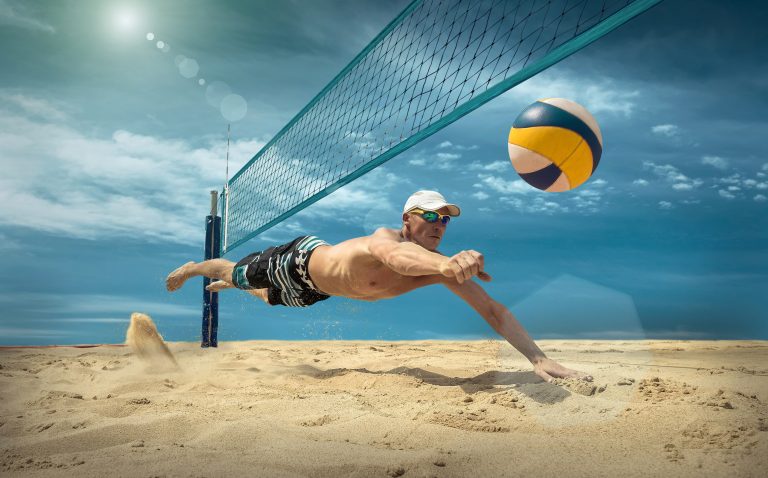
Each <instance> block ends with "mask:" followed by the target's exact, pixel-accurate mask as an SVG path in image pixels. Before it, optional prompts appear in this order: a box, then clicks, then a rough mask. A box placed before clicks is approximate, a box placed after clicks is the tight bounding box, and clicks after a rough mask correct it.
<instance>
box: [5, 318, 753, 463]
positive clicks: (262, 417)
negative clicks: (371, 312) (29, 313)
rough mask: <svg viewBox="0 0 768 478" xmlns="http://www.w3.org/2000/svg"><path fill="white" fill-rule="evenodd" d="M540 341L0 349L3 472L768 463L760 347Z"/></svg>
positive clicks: (745, 343) (721, 343)
mask: <svg viewBox="0 0 768 478" xmlns="http://www.w3.org/2000/svg"><path fill="white" fill-rule="evenodd" d="M155 333H156V330H155ZM149 335H150V336H151V335H152V334H151V333H150V334H149ZM539 343H540V345H541V346H542V348H543V349H544V350H545V351H546V352H547V354H548V355H549V356H550V357H552V358H554V359H556V360H559V361H561V362H562V363H564V364H565V365H568V366H571V367H574V368H577V369H580V370H583V371H586V372H589V373H591V374H592V375H593V376H594V377H595V380H594V382H592V383H585V382H578V381H572V380H562V381H558V383H554V384H550V383H544V382H542V381H541V380H540V379H538V378H537V377H536V376H535V375H534V374H533V373H532V372H531V368H530V366H529V364H527V362H526V361H525V359H524V358H523V357H522V356H520V355H519V354H518V353H517V352H515V351H514V349H512V348H511V347H510V346H509V345H508V344H506V343H502V342H499V341H492V340H486V341H474V342H451V341H413V342H382V341H370V342H368V341H360V342H349V341H308V342H273V341H247V342H229V343H222V344H220V347H219V348H218V349H201V348H200V347H199V346H198V344H195V343H169V344H167V349H168V356H170V357H174V356H175V360H176V361H177V362H178V364H179V366H180V368H169V367H167V366H165V365H167V364H168V363H169V362H168V356H166V354H165V353H164V352H163V351H160V352H156V351H155V352H152V353H151V354H150V356H151V357H155V358H154V359H151V360H149V361H147V360H144V359H141V358H140V357H139V356H138V355H137V354H138V353H140V352H139V349H138V348H136V344H135V343H134V348H133V349H132V348H130V347H107V346H101V347H95V348H87V349H79V348H71V347H62V348H27V349H20V348H16V349H13V348H6V349H0V473H2V475H3V476H63V475H76V476H106V475H119V476H141V477H146V476H225V475H227V476H277V477H279V476H312V477H336V476H359V477H368V476H382V477H387V476H392V477H396V476H405V477H410V476H415V477H430V476H437V477H450V476H476V477H477V476H537V477H540V476H556V477H565V476H622V477H628V476H676V477H687V476H690V477H694V476H695V477H698V476H702V475H705V476H724V477H725V476H729V477H730V476H754V477H758V476H760V477H762V476H765V473H766V470H768V406H767V404H766V402H768V343H766V342H750V341H734V342H726V341H717V342H699V341H695V342H688V341H591V340H589V341H567V340H550V341H540V342H539ZM161 349H162V347H161ZM153 350H154V349H153ZM134 351H136V352H134ZM158 354H159V355H158ZM156 356H160V357H165V358H161V359H160V360H162V361H163V362H160V365H163V366H158V365H157V363H156V362H153V360H156ZM144 358H146V357H144Z"/></svg>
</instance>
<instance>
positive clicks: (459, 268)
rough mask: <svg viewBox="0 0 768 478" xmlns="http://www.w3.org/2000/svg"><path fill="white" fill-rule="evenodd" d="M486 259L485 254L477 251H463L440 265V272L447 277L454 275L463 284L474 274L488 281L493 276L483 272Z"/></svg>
mask: <svg viewBox="0 0 768 478" xmlns="http://www.w3.org/2000/svg"><path fill="white" fill-rule="evenodd" d="M483 269H485V261H484V259H483V255H482V254H480V253H479V252H477V251H461V252H459V253H458V254H456V255H455V256H453V257H451V258H450V259H447V260H446V261H445V262H444V263H443V264H442V265H441V266H440V273H441V274H443V275H444V276H446V277H454V278H456V281H457V282H458V283H459V284H461V283H463V282H464V281H468V280H470V279H471V278H472V277H473V276H477V278H478V279H480V280H483V281H485V282H488V281H490V280H491V276H490V275H488V274H486V273H485V272H483Z"/></svg>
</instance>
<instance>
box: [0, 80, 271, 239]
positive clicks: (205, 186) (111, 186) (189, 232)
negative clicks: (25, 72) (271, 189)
mask: <svg viewBox="0 0 768 478" xmlns="http://www.w3.org/2000/svg"><path fill="white" fill-rule="evenodd" d="M1 99H2V100H5V103H6V104H8V103H12V104H14V105H21V106H22V107H23V109H24V112H23V113H14V112H11V111H9V110H8V109H7V108H3V107H2V103H0V150H2V151H3V154H2V155H1V156H0V167H2V168H3V169H4V170H6V171H13V172H14V173H13V174H12V175H4V176H3V177H1V178H0V225H8V226H15V227H22V228H28V229H34V230H38V231H45V232H48V233H52V234H58V235H63V236H70V237H77V238H84V239H104V238H118V237H131V238H137V239H139V240H143V241H149V242H175V243H182V244H199V243H200V239H201V237H202V235H203V233H204V232H203V228H202V226H201V221H202V218H203V217H205V215H206V214H207V213H208V212H209V211H208V205H209V204H210V203H209V201H208V197H209V191H210V190H212V189H221V186H222V183H223V182H224V178H223V161H222V159H221V158H223V157H224V155H225V150H224V149H225V147H226V146H225V145H224V144H223V143H222V142H220V141H217V142H216V143H210V144H208V145H207V146H204V147H193V146H192V145H191V144H189V143H188V142H186V141H184V140H178V139H165V138H155V137H152V136H145V135H140V134H135V133H132V132H130V131H123V130H118V131H115V132H114V133H113V134H112V136H111V137H106V138H103V137H102V138H100V137H94V136H92V135H89V134H84V133H81V132H79V131H77V130H76V129H75V128H74V127H73V126H71V125H70V123H72V122H71V121H65V120H64V119H65V116H64V115H63V114H61V115H56V114H53V115H45V114H41V113H42V112H44V111H45V110H46V108H52V107H51V106H50V104H49V103H46V102H45V101H44V100H40V99H37V98H34V97H31V96H29V95H10V96H9V95H4V96H3V97H2V98H1ZM41 138H44V139H45V141H41ZM263 144H264V141H261V140H257V139H246V140H240V141H236V142H234V143H233V144H232V147H231V152H230V158H231V162H232V167H233V168H238V167H239V166H240V165H242V164H243V163H245V161H246V160H248V159H250V157H251V156H252V155H253V154H254V153H255V152H256V151H258V150H259V149H260V148H261V146H263ZM19 165H23V167H19Z"/></svg>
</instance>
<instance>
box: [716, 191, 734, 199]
mask: <svg viewBox="0 0 768 478" xmlns="http://www.w3.org/2000/svg"><path fill="white" fill-rule="evenodd" d="M717 192H718V194H720V197H722V198H725V199H728V200H731V199H735V198H736V196H734V195H733V194H732V193H730V192H728V191H726V190H725V189H721V190H719V191H717Z"/></svg>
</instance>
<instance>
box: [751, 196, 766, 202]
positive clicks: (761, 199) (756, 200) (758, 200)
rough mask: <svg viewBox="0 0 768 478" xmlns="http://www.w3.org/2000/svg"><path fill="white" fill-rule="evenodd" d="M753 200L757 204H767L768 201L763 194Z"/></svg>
mask: <svg viewBox="0 0 768 478" xmlns="http://www.w3.org/2000/svg"><path fill="white" fill-rule="evenodd" d="M752 199H754V201H755V202H765V201H766V200H768V198H766V197H765V196H764V195H762V194H756V195H755V197H754V198H752Z"/></svg>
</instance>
